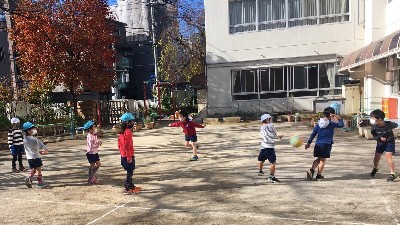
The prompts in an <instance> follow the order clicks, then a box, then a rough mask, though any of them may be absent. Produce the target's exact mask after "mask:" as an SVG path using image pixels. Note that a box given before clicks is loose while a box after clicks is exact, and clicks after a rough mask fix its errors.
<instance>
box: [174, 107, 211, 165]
mask: <svg viewBox="0 0 400 225" xmlns="http://www.w3.org/2000/svg"><path fill="white" fill-rule="evenodd" d="M168 126H170V127H182V129H183V133H185V146H186V147H189V148H192V149H193V156H192V157H191V158H190V161H197V160H198V159H199V156H198V155H197V149H198V146H197V135H196V127H198V128H204V127H205V126H202V125H200V124H197V123H195V122H193V121H190V120H189V116H188V113H187V112H185V111H179V121H178V122H175V123H171V124H169V125H168Z"/></svg>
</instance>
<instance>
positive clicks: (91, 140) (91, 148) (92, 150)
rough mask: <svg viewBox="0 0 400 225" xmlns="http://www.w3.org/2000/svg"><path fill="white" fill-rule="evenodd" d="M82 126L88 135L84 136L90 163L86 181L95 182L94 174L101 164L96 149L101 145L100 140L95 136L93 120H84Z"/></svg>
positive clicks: (95, 130) (96, 180)
mask: <svg viewBox="0 0 400 225" xmlns="http://www.w3.org/2000/svg"><path fill="white" fill-rule="evenodd" d="M83 128H84V129H85V130H86V131H88V135H87V138H86V141H87V151H86V157H87V159H88V161H89V163H90V167H89V178H88V183H89V184H97V182H98V179H97V177H95V174H96V172H97V170H98V169H99V167H100V166H101V163H100V157H99V153H98V149H99V147H100V146H101V144H102V142H101V141H99V139H98V138H97V129H96V128H95V126H94V122H93V121H88V122H86V124H85V126H84V127H83Z"/></svg>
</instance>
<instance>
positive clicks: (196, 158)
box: [190, 155, 199, 161]
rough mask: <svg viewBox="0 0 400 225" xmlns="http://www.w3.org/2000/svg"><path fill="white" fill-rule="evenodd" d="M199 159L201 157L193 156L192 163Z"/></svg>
mask: <svg viewBox="0 0 400 225" xmlns="http://www.w3.org/2000/svg"><path fill="white" fill-rule="evenodd" d="M198 159H199V157H198V156H197V155H194V156H192V158H190V161H197V160H198Z"/></svg>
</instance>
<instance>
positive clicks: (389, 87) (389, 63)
mask: <svg viewBox="0 0 400 225" xmlns="http://www.w3.org/2000/svg"><path fill="white" fill-rule="evenodd" d="M394 63H395V61H394V58H393V57H388V58H387V59H386V71H385V84H384V87H385V88H384V90H385V95H384V97H385V98H390V97H391V96H392V93H393V81H394V73H393V70H392V68H393V67H394V66H395V65H394Z"/></svg>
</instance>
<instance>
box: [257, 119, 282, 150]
mask: <svg viewBox="0 0 400 225" xmlns="http://www.w3.org/2000/svg"><path fill="white" fill-rule="evenodd" d="M260 134H261V149H264V148H275V141H274V139H275V138H277V137H278V135H277V132H276V129H275V126H274V125H273V124H272V123H268V124H263V125H262V127H261V129H260Z"/></svg>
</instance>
